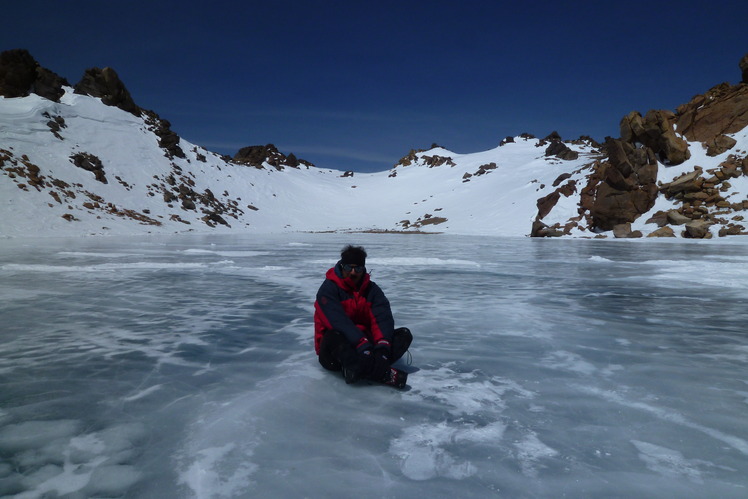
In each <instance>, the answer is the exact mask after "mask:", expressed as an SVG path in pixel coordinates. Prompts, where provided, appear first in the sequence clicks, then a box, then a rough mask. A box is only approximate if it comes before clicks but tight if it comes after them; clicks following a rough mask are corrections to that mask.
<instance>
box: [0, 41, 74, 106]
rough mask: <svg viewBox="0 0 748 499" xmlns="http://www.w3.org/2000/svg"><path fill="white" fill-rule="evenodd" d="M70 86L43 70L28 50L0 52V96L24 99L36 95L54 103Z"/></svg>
mask: <svg viewBox="0 0 748 499" xmlns="http://www.w3.org/2000/svg"><path fill="white" fill-rule="evenodd" d="M63 86H70V84H69V83H68V82H67V81H66V80H65V79H64V78H62V77H60V76H58V75H57V74H55V73H53V72H52V71H50V70H48V69H46V68H43V67H41V66H40V65H39V63H38V62H36V60H35V59H34V58H33V57H32V56H31V54H30V53H29V52H28V50H25V49H14V50H6V51H4V52H0V95H2V96H4V97H25V96H27V95H29V94H32V93H33V94H37V95H39V96H41V97H44V98H45V99H49V100H52V101H55V102H59V101H60V97H62V95H63V94H64V93H65V91H64V90H63V89H62V87H63Z"/></svg>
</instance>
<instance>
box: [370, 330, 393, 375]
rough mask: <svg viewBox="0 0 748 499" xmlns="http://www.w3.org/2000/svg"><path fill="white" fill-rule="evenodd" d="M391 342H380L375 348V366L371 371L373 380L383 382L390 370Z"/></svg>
mask: <svg viewBox="0 0 748 499" xmlns="http://www.w3.org/2000/svg"><path fill="white" fill-rule="evenodd" d="M391 350H392V349H391V347H390V342H389V341H387V340H379V341H378V342H377V345H376V346H375V347H374V365H373V366H372V369H371V379H373V380H375V381H382V380H383V379H384V378H385V376H386V375H387V371H389V369H390V351H391Z"/></svg>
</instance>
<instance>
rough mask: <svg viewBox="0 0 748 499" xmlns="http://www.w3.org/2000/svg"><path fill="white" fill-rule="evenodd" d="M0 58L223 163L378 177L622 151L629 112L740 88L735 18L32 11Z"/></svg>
mask: <svg viewBox="0 0 748 499" xmlns="http://www.w3.org/2000/svg"><path fill="white" fill-rule="evenodd" d="M2 10H3V26H2V28H1V29H0V50H6V49H11V48H26V49H28V50H29V51H31V54H32V55H33V56H34V57H35V58H36V59H37V61H39V63H40V64H41V65H42V66H45V67H47V68H49V69H51V70H52V71H54V72H56V73H58V74H59V75H61V76H63V77H65V78H67V79H68V81H69V82H70V83H71V84H75V83H77V82H78V81H79V80H80V78H81V76H82V74H83V71H84V70H85V69H86V68H89V67H94V66H97V67H105V66H110V67H112V68H114V69H115V70H116V71H117V73H118V74H119V75H120V78H121V79H122V80H123V82H124V83H125V85H126V86H127V88H128V89H129V90H130V93H131V94H132V96H133V98H134V100H135V102H136V103H137V104H138V105H140V106H141V107H144V108H147V109H152V110H154V111H156V112H157V113H158V114H159V115H160V116H161V117H162V118H165V119H168V120H169V121H170V122H171V123H172V129H173V130H174V131H176V132H177V133H178V134H179V135H181V136H182V137H183V138H185V139H187V140H189V141H191V142H193V143H196V144H199V145H202V146H204V147H206V148H207V149H209V150H212V151H215V152H219V153H223V154H230V155H233V154H234V153H236V151H237V150H238V149H240V148H241V147H244V146H247V145H256V144H267V143H273V144H275V145H276V146H277V147H278V148H279V149H280V150H281V151H282V152H284V153H286V154H288V153H290V152H293V153H294V154H296V156H298V157H299V158H303V159H307V160H309V161H311V162H313V163H315V164H316V165H317V166H319V167H323V168H336V169H340V170H355V171H378V170H385V169H388V168H390V167H392V165H394V164H395V163H396V162H397V161H398V160H399V159H400V158H401V157H402V156H404V155H406V154H407V153H408V151H409V150H410V149H420V148H428V147H429V146H430V145H431V144H432V143H438V144H440V145H442V146H444V147H446V148H448V149H450V150H452V151H455V152H458V153H470V152H478V151H483V150H486V149H492V148H494V147H496V146H497V145H498V144H499V142H500V141H501V139H502V138H504V137H506V136H509V135H519V134H520V133H523V132H529V133H532V134H534V135H537V136H545V135H547V134H548V133H550V132H552V131H554V130H556V131H558V132H559V133H560V134H561V136H562V137H563V138H565V139H573V138H577V137H579V136H580V135H591V136H592V137H593V138H595V139H597V140H603V139H604V137H605V136H606V135H610V136H614V137H617V136H619V131H618V123H619V121H620V119H621V118H622V117H623V116H624V115H625V114H627V113H628V112H630V111H632V110H638V111H641V112H642V113H644V112H646V111H648V110H649V109H655V108H656V109H674V108H675V107H676V106H678V105H680V104H682V103H684V102H687V101H688V100H689V99H690V98H691V97H692V96H693V95H695V94H698V93H703V92H704V91H706V90H708V89H709V88H711V87H712V86H714V85H716V84H718V83H721V82H723V81H728V82H730V83H733V84H734V83H738V82H739V81H740V70H739V68H738V61H739V60H740V58H741V57H742V56H743V55H744V54H746V53H748V28H747V27H746V20H747V19H748V3H747V2H740V1H737V2H736V1H711V2H706V3H705V2H703V1H699V2H696V1H691V0H686V1H683V0H681V1H662V2H658V1H656V0H649V1H638V0H632V1H623V2H606V1H600V0H597V1H579V2H558V1H534V2H500V1H490V0H478V1H472V0H461V1H421V2H416V1H407V0H397V1H389V0H387V1H376V2H375V1H371V2H357V1H354V0H348V1H332V0H327V1H312V0H306V1H301V0H297V1H292V0H288V1H282V0H281V1H274V0H267V1H263V2H254V1H246V2H225V1H212V2H196V1H184V2H154V1H148V2H142V1H126V2H105V1H95V2H94V1H87V0H75V1H69V2H67V1H60V0H49V1H34V0H26V1H25V2H12V3H10V4H9V5H4V6H3V8H2Z"/></svg>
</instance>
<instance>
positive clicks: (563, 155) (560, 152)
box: [545, 139, 579, 161]
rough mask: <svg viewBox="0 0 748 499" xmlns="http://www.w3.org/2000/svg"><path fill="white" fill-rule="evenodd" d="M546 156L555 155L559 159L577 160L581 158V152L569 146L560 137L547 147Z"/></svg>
mask: <svg viewBox="0 0 748 499" xmlns="http://www.w3.org/2000/svg"><path fill="white" fill-rule="evenodd" d="M545 155H546V156H555V157H557V158H559V159H563V160H566V161H570V160H575V159H577V158H579V153H578V152H576V151H573V150H572V149H571V148H570V147H569V146H567V145H566V144H564V143H563V142H562V141H561V140H560V139H554V140H552V141H551V144H550V145H549V146H548V147H547V148H546V149H545Z"/></svg>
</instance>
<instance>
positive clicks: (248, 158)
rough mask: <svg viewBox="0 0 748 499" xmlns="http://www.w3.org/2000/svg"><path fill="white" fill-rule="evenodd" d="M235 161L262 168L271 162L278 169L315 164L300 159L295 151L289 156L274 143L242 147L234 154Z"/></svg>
mask: <svg viewBox="0 0 748 499" xmlns="http://www.w3.org/2000/svg"><path fill="white" fill-rule="evenodd" d="M233 160H234V162H235V163H240V164H244V165H250V166H254V167H255V168H262V165H263V163H266V162H267V164H269V165H270V166H272V167H274V168H275V169H276V170H283V168H284V167H286V166H288V167H290V168H299V165H305V166H314V165H313V164H312V163H310V162H309V161H306V160H303V159H298V158H297V157H296V156H295V155H294V154H293V153H290V154H289V155H288V156H286V155H285V154H283V153H282V152H280V151H279V150H278V148H277V147H275V146H274V145H273V144H267V145H264V146H248V147H242V148H241V149H239V152H237V153H236V154H235V155H234V158H233Z"/></svg>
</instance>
